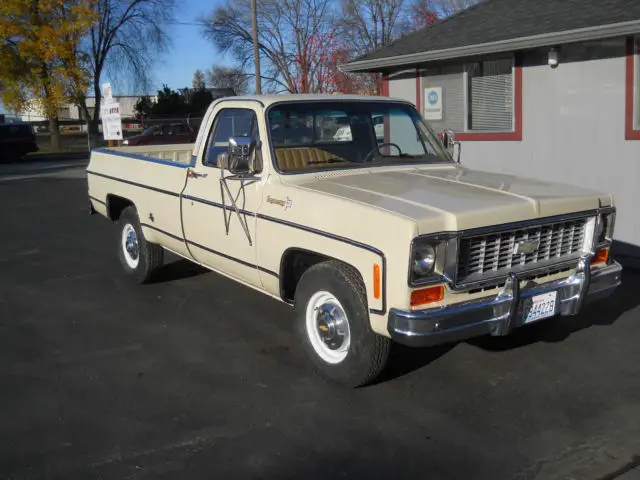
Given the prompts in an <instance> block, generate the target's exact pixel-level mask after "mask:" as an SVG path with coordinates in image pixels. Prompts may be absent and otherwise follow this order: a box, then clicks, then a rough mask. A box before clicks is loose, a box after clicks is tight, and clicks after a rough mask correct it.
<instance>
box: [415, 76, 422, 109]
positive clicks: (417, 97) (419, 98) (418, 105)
mask: <svg viewBox="0 0 640 480" xmlns="http://www.w3.org/2000/svg"><path fill="white" fill-rule="evenodd" d="M420 83H421V82H420V69H419V68H416V108H417V109H418V111H419V112H420V109H421V108H422V107H421V105H420V103H421V96H420V91H421V90H422V89H421V88H420Z"/></svg>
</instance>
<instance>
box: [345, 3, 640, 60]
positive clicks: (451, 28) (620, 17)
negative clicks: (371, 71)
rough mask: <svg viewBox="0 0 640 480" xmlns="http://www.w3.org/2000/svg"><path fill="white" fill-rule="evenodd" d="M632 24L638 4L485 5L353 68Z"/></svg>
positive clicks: (420, 32)
mask: <svg viewBox="0 0 640 480" xmlns="http://www.w3.org/2000/svg"><path fill="white" fill-rule="evenodd" d="M632 20H640V0H484V1H481V2H480V3H478V4H476V5H474V6H473V7H471V8H469V9H467V10H464V11H462V12H459V13H457V14H456V15H453V16H451V17H448V18H446V19H444V20H442V21H440V22H438V23H435V24H433V25H430V26H427V27H425V28H423V29H421V30H418V31H415V32H413V33H411V34H409V35H407V36H406V37H403V38H400V39H398V40H396V41H395V42H393V43H391V44H389V45H387V46H386V47H382V48H380V49H378V50H376V51H373V52H371V53H369V54H366V55H363V56H361V57H359V58H357V59H355V60H353V62H361V61H368V60H376V59H383V58H388V57H396V56H399V55H407V54H412V53H420V52H428V51H435V50H443V49H449V48H456V47H465V46H470V45H479V44H484V43H491V42H499V41H505V40H510V39H515V38H522V37H529V36H534V35H544V34H550V33H555V32H563V31H570V30H577V29H581V28H588V27H597V26H603V25H610V24H616V23H621V22H628V21H632ZM353 62H351V63H353Z"/></svg>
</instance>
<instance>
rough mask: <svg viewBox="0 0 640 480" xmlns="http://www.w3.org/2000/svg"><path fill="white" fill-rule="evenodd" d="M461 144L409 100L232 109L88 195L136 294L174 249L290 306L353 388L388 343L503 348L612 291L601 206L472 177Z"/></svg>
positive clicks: (299, 99) (96, 155)
mask: <svg viewBox="0 0 640 480" xmlns="http://www.w3.org/2000/svg"><path fill="white" fill-rule="evenodd" d="M456 145H457V143H456V142H455V141H454V138H452V135H450V134H446V135H445V136H444V139H443V140H441V139H440V138H439V137H438V135H436V134H435V133H434V132H433V131H432V129H431V128H430V127H429V126H428V125H427V124H426V123H425V121H424V120H423V119H422V118H421V117H420V114H419V113H418V112H417V110H416V109H415V107H414V106H413V105H412V104H410V103H407V102H405V101H402V100H394V99H390V98H385V97H363V96H335V95H330V96H310V95H283V96H255V97H251V96H249V97H232V98H227V99H221V100H218V101H216V102H214V103H213V104H212V105H211V106H210V107H209V109H208V111H207V113H206V116H205V117H204V119H203V122H202V125H201V127H200V131H199V133H198V137H197V139H196V141H195V143H194V144H189V145H175V146H174V145H171V146H157V147H121V148H109V149H95V150H93V151H92V153H91V161H90V163H89V166H88V168H87V174H88V189H89V192H88V193H89V199H90V204H91V212H92V213H96V212H97V213H99V214H101V215H103V216H105V217H107V218H109V219H111V220H112V221H113V222H115V223H116V224H117V225H118V228H119V231H120V235H119V241H118V245H117V247H118V254H119V258H120V261H121V263H122V266H123V268H124V270H125V271H126V273H127V274H128V275H130V276H131V277H132V278H133V279H135V280H136V281H137V282H146V281H147V280H149V279H150V278H152V276H153V275H154V272H155V271H157V269H158V268H159V267H160V266H161V265H162V263H163V252H164V250H168V251H171V252H174V253H176V254H178V255H180V256H182V257H184V258H186V259H189V260H191V261H193V262H195V263H198V264H200V265H203V266H205V267H207V268H210V269H211V270H214V271H216V272H219V273H221V274H222V275H226V276H228V277H230V278H232V279H234V280H236V281H238V282H241V283H243V284H244V285H246V286H249V287H251V288H254V289H256V290H259V291H261V292H263V293H265V294H267V295H270V296H272V297H273V298H275V299H277V300H279V301H282V302H285V303H288V304H290V305H292V306H293V308H294V313H295V315H294V317H295V319H294V322H295V330H296V332H297V335H298V336H299V341H300V342H301V345H302V346H303V347H304V349H305V350H306V352H307V353H308V355H309V357H310V359H311V360H312V362H313V364H314V365H315V367H316V368H317V369H318V370H319V371H320V372H321V373H323V374H324V375H325V376H327V377H329V378H331V379H334V380H338V381H340V382H342V383H345V384H348V385H352V386H357V385H363V384H366V383H368V382H371V381H372V380H374V379H375V378H376V377H377V376H378V375H379V373H380V372H381V371H382V370H383V368H384V366H385V363H386V361H387V357H388V354H389V348H390V343H391V342H392V341H396V342H399V343H403V344H406V345H411V346H430V345H436V344H440V343H445V342H455V341H459V340H463V339H465V338H469V337H473V336H478V335H486V334H489V335H507V334H509V333H510V332H512V331H513V330H514V329H515V328H519V327H521V326H523V325H526V324H530V323H532V322H538V321H540V320H542V319H545V318H551V317H554V316H556V315H576V314H577V313H578V312H580V311H581V309H582V308H583V304H584V302H585V300H591V299H595V298H600V297H603V296H605V295H607V294H609V293H611V292H612V291H613V290H614V289H615V288H616V287H617V286H618V285H619V284H620V282H621V267H620V265H619V264H618V263H616V262H615V261H613V260H612V259H611V258H610V256H609V247H610V245H611V239H612V236H613V228H614V220H615V214H616V211H615V208H614V201H613V197H612V195H610V194H607V193H599V192H594V191H590V190H587V189H584V188H580V187H574V186H568V185H558V184H554V183H550V182H543V181H539V180H531V179H526V178H520V177H515V176H511V175H501V174H493V173H485V172H480V171H476V170H471V169H468V168H465V167H464V166H463V165H461V164H460V163H459V161H458V160H459V159H454V157H453V152H454V151H457V152H458V153H459V149H457V148H455V147H456ZM256 321H260V320H256ZM547 321H548V320H547Z"/></svg>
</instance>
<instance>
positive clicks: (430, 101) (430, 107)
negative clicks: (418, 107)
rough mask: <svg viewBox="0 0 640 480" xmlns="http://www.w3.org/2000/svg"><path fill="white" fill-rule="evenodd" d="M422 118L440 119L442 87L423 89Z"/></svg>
mask: <svg viewBox="0 0 640 480" xmlns="http://www.w3.org/2000/svg"><path fill="white" fill-rule="evenodd" d="M424 118H425V119H426V120H442V87H429V88H425V89H424Z"/></svg>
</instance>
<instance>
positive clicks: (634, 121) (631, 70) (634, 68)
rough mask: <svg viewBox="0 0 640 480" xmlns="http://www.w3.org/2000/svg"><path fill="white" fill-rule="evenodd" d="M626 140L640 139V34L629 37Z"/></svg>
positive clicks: (626, 62)
mask: <svg viewBox="0 0 640 480" xmlns="http://www.w3.org/2000/svg"><path fill="white" fill-rule="evenodd" d="M626 53H627V55H626V59H625V66H626V72H625V140H640V35H637V36H629V37H627V52H626Z"/></svg>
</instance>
